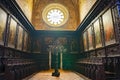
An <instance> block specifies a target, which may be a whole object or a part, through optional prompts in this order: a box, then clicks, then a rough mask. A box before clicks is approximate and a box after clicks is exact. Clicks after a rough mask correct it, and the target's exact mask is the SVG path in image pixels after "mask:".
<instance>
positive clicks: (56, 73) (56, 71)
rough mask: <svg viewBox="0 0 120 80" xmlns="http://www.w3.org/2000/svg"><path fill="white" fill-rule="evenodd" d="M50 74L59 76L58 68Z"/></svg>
mask: <svg viewBox="0 0 120 80" xmlns="http://www.w3.org/2000/svg"><path fill="white" fill-rule="evenodd" d="M52 76H55V77H59V76H60V72H59V71H58V69H55V72H53V73H52Z"/></svg>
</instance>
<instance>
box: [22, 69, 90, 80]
mask: <svg viewBox="0 0 120 80" xmlns="http://www.w3.org/2000/svg"><path fill="white" fill-rule="evenodd" d="M59 71H60V76H59V77H54V76H51V75H52V72H54V71H53V70H48V71H41V72H39V73H36V74H34V75H33V76H31V77H27V78H25V79H23V80H89V79H87V78H85V77H84V76H83V75H81V74H79V75H78V74H77V73H74V72H71V71H64V70H59ZM83 78H84V79H83Z"/></svg>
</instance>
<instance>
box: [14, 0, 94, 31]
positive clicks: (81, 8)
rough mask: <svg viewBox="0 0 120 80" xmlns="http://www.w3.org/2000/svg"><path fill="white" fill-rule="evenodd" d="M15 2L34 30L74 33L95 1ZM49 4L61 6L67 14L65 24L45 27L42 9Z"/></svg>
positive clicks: (47, 0)
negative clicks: (65, 9)
mask: <svg viewBox="0 0 120 80" xmlns="http://www.w3.org/2000/svg"><path fill="white" fill-rule="evenodd" d="M16 2H17V3H18V5H19V6H20V8H21V9H22V11H23V13H24V14H25V15H26V17H27V18H28V19H29V21H30V22H31V23H32V25H33V27H34V28H35V30H53V31H54V30H57V31H58V30H59V31H75V30H76V29H77V28H78V26H79V25H80V22H82V20H83V19H84V18H85V16H86V15H87V13H88V12H89V10H90V9H91V7H92V6H93V4H94V3H95V2H96V0H16ZM51 3H59V4H62V5H63V6H65V7H66V8H67V10H68V12H69V18H68V20H67V22H66V23H65V24H64V25H62V26H60V27H57V28H54V27H51V26H49V25H47V24H46V23H45V21H44V20H43V18H42V12H43V10H44V8H45V7H46V6H47V5H49V4H51Z"/></svg>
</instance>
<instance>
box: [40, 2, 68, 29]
mask: <svg viewBox="0 0 120 80" xmlns="http://www.w3.org/2000/svg"><path fill="white" fill-rule="evenodd" d="M42 17H43V20H44V21H45V23H46V24H48V25H49V26H51V27H61V26H62V25H64V24H65V23H66V22H67V20H68V17H69V13H68V10H67V9H66V8H65V7H64V6H63V5H61V4H58V3H52V4H49V5H48V6H46V7H45V9H44V10H43V12H42Z"/></svg>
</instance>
